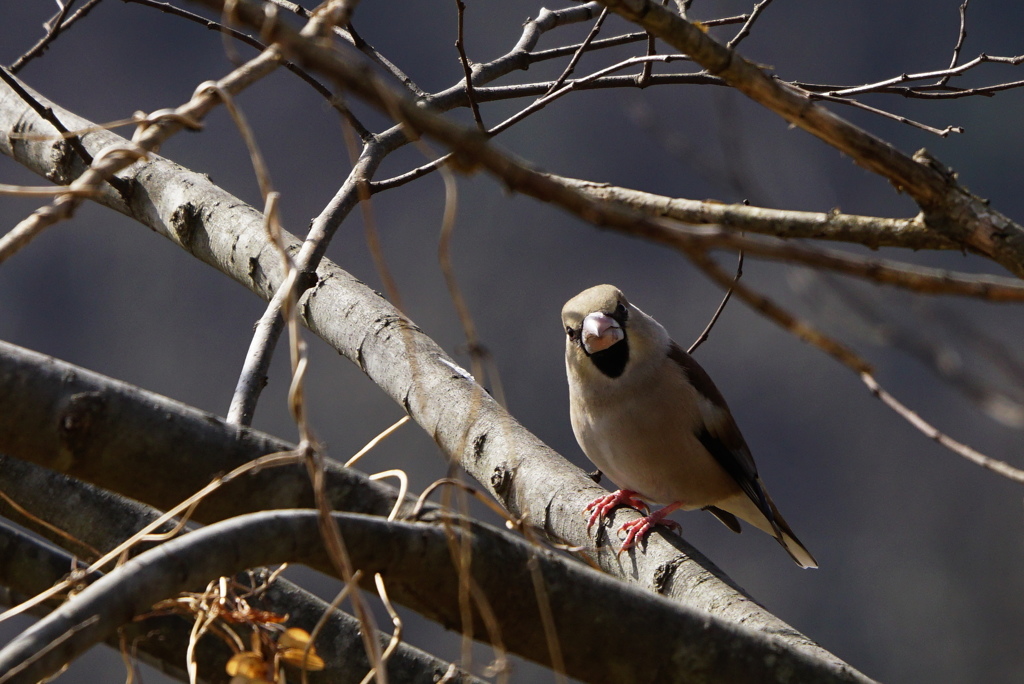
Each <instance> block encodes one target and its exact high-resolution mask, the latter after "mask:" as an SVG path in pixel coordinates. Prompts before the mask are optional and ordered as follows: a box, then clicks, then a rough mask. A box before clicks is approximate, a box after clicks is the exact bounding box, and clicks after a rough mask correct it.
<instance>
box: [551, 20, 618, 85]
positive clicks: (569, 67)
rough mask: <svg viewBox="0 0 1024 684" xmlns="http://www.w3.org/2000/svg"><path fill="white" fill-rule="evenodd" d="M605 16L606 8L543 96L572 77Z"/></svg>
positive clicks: (598, 31) (599, 29)
mask: <svg viewBox="0 0 1024 684" xmlns="http://www.w3.org/2000/svg"><path fill="white" fill-rule="evenodd" d="M607 16H608V8H607V7H606V8H604V9H603V10H601V14H600V15H599V16H598V17H597V21H595V22H594V25H593V26H592V27H591V29H590V33H588V34H587V37H586V38H584V39H583V42H582V43H580V44H579V46H577V49H576V51H575V52H573V53H572V58H571V59H570V60H569V63H568V64H566V65H565V69H563V70H562V73H561V74H559V75H558V78H556V79H555V80H554V81H553V82H552V83H551V86H550V87H549V88H548V89H547V90H546V91H545V92H544V96H547V95H550V94H551V93H552V92H554V91H556V90H558V89H559V88H560V87H561V86H562V84H563V83H565V79H567V78H569V77H570V76H572V72H573V71H574V70H575V69H576V64H577V63H579V61H580V58H581V57H582V56H583V53H584V52H586V51H587V48H588V47H589V46H590V45H591V44H592V43H593V42H594V39H595V38H597V34H598V33H600V32H601V25H602V24H604V20H605V17H607Z"/></svg>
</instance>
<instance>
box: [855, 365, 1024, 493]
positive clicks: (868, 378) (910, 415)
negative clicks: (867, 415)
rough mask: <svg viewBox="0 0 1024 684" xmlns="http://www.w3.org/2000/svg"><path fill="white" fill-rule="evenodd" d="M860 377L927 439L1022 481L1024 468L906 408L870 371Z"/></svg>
mask: <svg viewBox="0 0 1024 684" xmlns="http://www.w3.org/2000/svg"><path fill="white" fill-rule="evenodd" d="M860 379H861V380H862V381H863V382H864V384H865V385H867V386H868V389H869V390H871V393H872V394H873V395H875V396H876V397H878V398H879V399H881V400H882V403H884V404H885V405H886V406H888V407H889V408H891V409H892V410H893V411H895V412H896V413H897V415H899V416H900V417H901V418H903V419H904V420H906V421H907V422H908V423H910V424H911V425H913V426H914V427H915V428H917V429H918V430H920V431H921V432H922V433H923V434H924V435H925V436H927V437H928V438H929V439H933V440H935V441H936V442H937V443H938V444H940V445H942V446H944V447H945V448H947V449H949V450H950V451H952V452H953V453H955V454H958V455H959V456H962V457H964V458H966V459H967V460H968V461H970V462H972V463H974V464H976V465H979V466H981V467H982V468H987V469H988V470H991V471H992V472H994V473H996V474H998V475H1002V476H1003V477H1005V478H1007V479H1009V480H1012V481H1014V482H1019V483H1024V470H1021V469H1020V468H1014V467H1013V466H1011V465H1010V464H1009V463H1004V462H1003V461H999V460H996V459H994V458H991V457H990V456H986V455H985V454H982V453H981V452H979V451H977V450H975V449H972V448H971V447H969V446H967V445H966V444H963V443H961V442H958V441H956V440H955V439H953V438H952V437H949V436H948V435H946V434H945V433H943V432H942V431H940V430H939V429H938V428H936V427H935V426H933V425H932V424H931V423H929V422H928V421H926V420H925V419H924V418H922V417H921V416H919V415H918V414H917V413H915V412H914V411H911V410H910V409H908V408H907V407H906V406H905V405H903V404H902V403H901V402H900V401H899V400H898V399H896V397H894V396H892V395H891V394H889V393H888V392H887V391H885V390H884V389H883V388H882V387H881V386H880V385H879V384H878V381H877V380H875V377H874V376H873V375H872V374H871V373H870V372H867V371H865V372H862V373H860Z"/></svg>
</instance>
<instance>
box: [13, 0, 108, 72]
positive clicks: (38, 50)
mask: <svg viewBox="0 0 1024 684" xmlns="http://www.w3.org/2000/svg"><path fill="white" fill-rule="evenodd" d="M99 2H100V0H89V1H88V2H86V3H85V4H84V5H82V7H81V9H79V10H78V11H77V12H75V13H74V14H73V15H72V16H71V18H70V19H69V18H67V15H68V12H70V11H71V8H72V7H73V6H74V4H75V0H65V2H64V4H63V5H60V3H58V5H59V6H60V10H58V12H57V14H55V15H54V16H53V17H51V18H50V20H49V21H47V22H46V35H44V36H43V37H42V38H40V39H39V42H37V43H36V44H35V45H33V46H32V47H31V48H29V49H28V50H27V51H26V52H25V54H23V55H22V56H21V57H19V58H18V59H17V60H16V61H15V62H14V63H13V64H11V66H10V67H9V68H10V71H11V73H12V74H16V73H18V72H19V71H21V70H22V69H23V68H24V67H25V65H26V64H28V63H29V62H30V61H32V60H33V59H35V58H36V57H40V56H42V54H43V53H44V52H46V50H47V49H48V48H49V47H50V44H51V43H53V41H55V40H56V39H57V36H59V35H60V34H61V32H63V31H64V30H66V29H67V28H69V27H70V26H71V25H72V24H74V23H75V22H76V21H78V20H79V19H81V18H82V17H84V16H85V15H86V14H88V13H89V10H91V9H92V8H93V7H95V6H96V5H98V4H99Z"/></svg>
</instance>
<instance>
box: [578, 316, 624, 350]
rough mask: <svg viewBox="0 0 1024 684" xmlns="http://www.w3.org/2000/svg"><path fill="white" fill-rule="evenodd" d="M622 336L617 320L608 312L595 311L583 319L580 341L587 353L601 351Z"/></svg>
mask: <svg viewBox="0 0 1024 684" xmlns="http://www.w3.org/2000/svg"><path fill="white" fill-rule="evenodd" d="M624 336H625V335H624V334H623V332H622V328H621V327H620V326H619V323H618V321H616V320H615V319H614V318H612V317H611V316H609V315H608V314H605V313H601V312H600V311H595V312H594V313H592V314H590V315H589V316H587V317H586V318H584V319H583V329H582V341H583V348H584V349H586V350H587V353H588V354H596V353H597V352H599V351H603V350H605V349H607V348H608V347H610V346H612V345H613V344H615V343H616V342H618V341H619V340H621V339H622V338H623V337H624Z"/></svg>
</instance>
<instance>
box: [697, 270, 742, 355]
mask: <svg viewBox="0 0 1024 684" xmlns="http://www.w3.org/2000/svg"><path fill="white" fill-rule="evenodd" d="M742 277H743V251H742V250H740V253H739V256H738V257H737V258H736V275H735V276H733V279H732V284H731V285H730V286H729V289H727V290H726V291H725V296H723V297H722V302H721V303H720V304H719V305H718V308H717V309H715V314H714V315H713V316H712V317H711V320H710V321H708V324H707V326H706V327H705V328H704V331H703V332H702V333H701V334H700V335H698V336H697V339H696V340H694V341H693V344H691V345H690V348H689V349H687V350H686V353H687V354H693V353H694V352H695V351H697V347H699V346H700V345H702V344H704V342H706V341H707V339H708V335H710V334H711V329H712V328H714V327H715V323H717V322H718V318H719V316H721V315H722V312H723V311H725V305H726V304H728V303H729V299H730V298H731V297H732V291H733V289H734V287H735V285H736V283H737V282H739V279H740V278H742Z"/></svg>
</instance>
